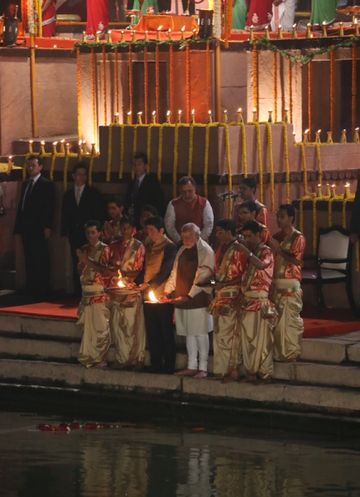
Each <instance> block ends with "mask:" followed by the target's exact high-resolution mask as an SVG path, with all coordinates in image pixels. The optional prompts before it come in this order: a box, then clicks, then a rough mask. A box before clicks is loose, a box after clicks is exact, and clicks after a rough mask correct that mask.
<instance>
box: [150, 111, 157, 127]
mask: <svg viewBox="0 0 360 497" xmlns="http://www.w3.org/2000/svg"><path fill="white" fill-rule="evenodd" d="M151 115H152V122H153V124H156V110H153V111H152V113H151Z"/></svg>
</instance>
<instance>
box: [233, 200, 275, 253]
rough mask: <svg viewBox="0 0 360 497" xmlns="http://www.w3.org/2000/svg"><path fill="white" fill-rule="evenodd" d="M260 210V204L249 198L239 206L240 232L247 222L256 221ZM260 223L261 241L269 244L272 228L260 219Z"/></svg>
mask: <svg viewBox="0 0 360 497" xmlns="http://www.w3.org/2000/svg"><path fill="white" fill-rule="evenodd" d="M258 210H259V205H258V204H257V203H256V202H254V201H252V200H247V201H245V202H243V203H242V204H240V205H239V206H238V226H239V232H240V234H241V230H242V228H243V227H244V226H245V224H246V223H248V222H249V221H256V215H257V213H258ZM258 223H259V225H260V227H261V234H260V237H261V241H262V242H263V243H266V244H267V243H268V242H269V241H270V238H271V233H270V230H269V228H268V227H267V226H265V224H262V223H260V222H259V221H258Z"/></svg>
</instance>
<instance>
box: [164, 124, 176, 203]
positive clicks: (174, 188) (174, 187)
mask: <svg viewBox="0 0 360 497" xmlns="http://www.w3.org/2000/svg"><path fill="white" fill-rule="evenodd" d="M161 129H162V128H161ZM178 165H179V125H178V124H175V130H174V161H173V197H176V190H177V170H178Z"/></svg>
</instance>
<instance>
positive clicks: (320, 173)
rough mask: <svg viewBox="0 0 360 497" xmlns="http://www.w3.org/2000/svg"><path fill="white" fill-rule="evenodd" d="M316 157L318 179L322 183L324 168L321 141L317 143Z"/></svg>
mask: <svg viewBox="0 0 360 497" xmlns="http://www.w3.org/2000/svg"><path fill="white" fill-rule="evenodd" d="M315 157H316V163H317V170H318V181H319V183H321V182H322V180H323V168H322V159H321V143H320V142H316V143H315Z"/></svg>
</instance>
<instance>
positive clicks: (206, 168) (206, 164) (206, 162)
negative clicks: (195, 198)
mask: <svg viewBox="0 0 360 497" xmlns="http://www.w3.org/2000/svg"><path fill="white" fill-rule="evenodd" d="M210 127H211V123H208V124H207V125H206V128H205V146H204V195H205V197H207V196H208V177H209V152H210V151H209V146H210Z"/></svg>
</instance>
